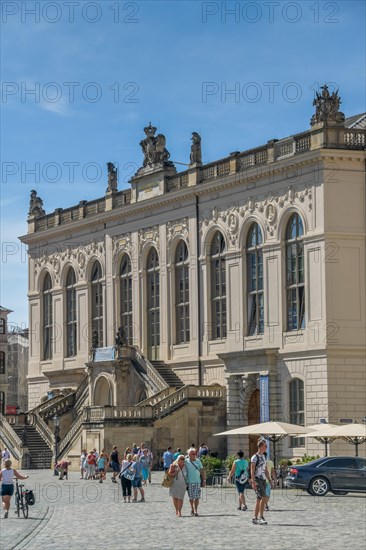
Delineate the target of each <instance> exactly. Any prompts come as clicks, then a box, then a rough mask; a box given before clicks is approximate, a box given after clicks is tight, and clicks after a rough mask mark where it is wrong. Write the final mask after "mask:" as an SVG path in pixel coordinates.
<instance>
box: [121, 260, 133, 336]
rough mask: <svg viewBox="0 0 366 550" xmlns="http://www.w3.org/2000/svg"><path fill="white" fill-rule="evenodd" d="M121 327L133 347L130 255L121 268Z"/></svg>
mask: <svg viewBox="0 0 366 550" xmlns="http://www.w3.org/2000/svg"><path fill="white" fill-rule="evenodd" d="M120 325H121V327H122V328H123V329H124V332H125V335H126V343H127V344H128V345H129V346H132V331H133V325H132V267H131V260H130V257H129V255H128V254H124V255H123V257H122V260H121V267H120Z"/></svg>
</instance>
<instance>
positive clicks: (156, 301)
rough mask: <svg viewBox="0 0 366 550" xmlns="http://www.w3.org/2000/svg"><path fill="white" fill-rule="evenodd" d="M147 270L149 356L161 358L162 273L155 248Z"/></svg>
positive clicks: (149, 258)
mask: <svg viewBox="0 0 366 550" xmlns="http://www.w3.org/2000/svg"><path fill="white" fill-rule="evenodd" d="M146 271H147V280H146V283H147V334H148V337H147V340H148V341H147V345H148V348H149V352H148V353H149V357H150V359H152V360H155V359H159V346H160V273H159V256H158V253H157V251H156V250H155V248H152V249H151V250H150V252H149V255H148V257H147V262H146Z"/></svg>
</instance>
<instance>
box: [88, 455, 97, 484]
mask: <svg viewBox="0 0 366 550" xmlns="http://www.w3.org/2000/svg"><path fill="white" fill-rule="evenodd" d="M96 464H97V461H96V460H95V456H94V453H93V451H90V452H89V453H88V456H87V457H86V479H93V478H94V476H95V468H96Z"/></svg>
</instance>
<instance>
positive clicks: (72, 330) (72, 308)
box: [66, 267, 76, 357]
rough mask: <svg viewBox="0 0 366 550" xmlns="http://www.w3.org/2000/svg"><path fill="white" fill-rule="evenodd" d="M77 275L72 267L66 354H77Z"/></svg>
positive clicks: (68, 277) (71, 355)
mask: <svg viewBox="0 0 366 550" xmlns="http://www.w3.org/2000/svg"><path fill="white" fill-rule="evenodd" d="M75 285H76V277H75V271H74V270H73V268H72V267H70V268H69V271H68V272H67V277H66V356H67V357H73V356H75V355H76V288H75Z"/></svg>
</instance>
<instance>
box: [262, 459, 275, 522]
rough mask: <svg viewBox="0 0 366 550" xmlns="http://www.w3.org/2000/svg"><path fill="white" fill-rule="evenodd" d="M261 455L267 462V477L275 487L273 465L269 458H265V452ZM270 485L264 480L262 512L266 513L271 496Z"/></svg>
mask: <svg viewBox="0 0 366 550" xmlns="http://www.w3.org/2000/svg"><path fill="white" fill-rule="evenodd" d="M263 454H264V457H265V459H266V461H267V469H268V473H269V477H270V478H271V480H272V484H273V486H274V487H275V486H276V483H277V480H276V469H275V467H274V464H273V462H272V460H271V459H270V458H267V451H266V452H265V453H263ZM272 484H271V483H269V482H268V480H266V499H265V503H264V510H265V511H266V512H269V506H268V501H269V497H270V496H271V488H272Z"/></svg>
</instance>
